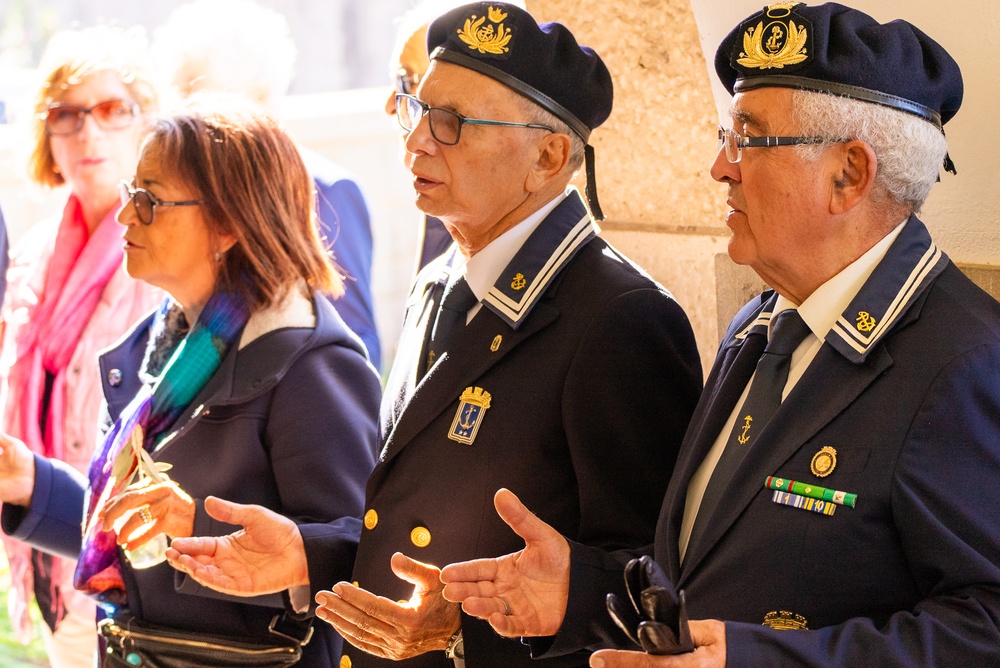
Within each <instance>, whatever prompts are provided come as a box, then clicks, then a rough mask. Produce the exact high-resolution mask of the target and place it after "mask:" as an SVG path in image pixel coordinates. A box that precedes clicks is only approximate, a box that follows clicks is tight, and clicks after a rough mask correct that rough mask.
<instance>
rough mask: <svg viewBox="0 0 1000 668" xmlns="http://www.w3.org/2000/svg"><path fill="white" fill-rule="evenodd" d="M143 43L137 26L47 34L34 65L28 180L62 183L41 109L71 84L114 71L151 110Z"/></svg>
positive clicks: (149, 78)
mask: <svg viewBox="0 0 1000 668" xmlns="http://www.w3.org/2000/svg"><path fill="white" fill-rule="evenodd" d="M148 45H149V44H148V41H147V40H146V33H145V31H144V30H143V29H142V28H141V27H138V26H136V27H133V28H128V29H123V28H116V27H111V26H95V27H92V28H84V29H82V30H68V31H64V32H60V33H56V34H55V35H53V36H52V38H51V39H50V40H49V43H48V45H47V46H46V48H45V53H44V54H43V55H42V59H41V63H40V64H39V66H38V70H39V72H42V73H43V76H44V77H45V78H44V80H43V82H42V85H41V87H40V88H39V90H38V93H37V94H36V95H35V105H34V112H35V113H34V115H33V117H32V119H31V134H32V140H33V142H34V145H33V148H32V151H31V157H30V158H29V160H28V176H29V177H31V179H32V180H33V181H35V182H36V183H38V184H40V185H43V186H46V187H49V188H55V187H57V186H61V185H62V184H64V183H65V182H66V180H65V178H63V176H62V174H60V173H58V172H57V171H56V165H55V159H54V158H53V157H52V148H51V146H50V144H49V135H48V133H47V132H46V131H45V112H46V111H47V110H48V107H49V105H50V104H53V103H56V102H59V101H60V100H61V99H62V96H63V94H64V93H65V92H66V90H67V89H68V88H70V87H71V86H76V85H79V84H81V83H83V82H84V81H85V80H87V79H88V78H90V77H92V76H94V75H95V74H99V73H101V72H114V73H115V74H116V75H117V76H118V79H119V81H121V82H122V85H124V86H125V88H126V90H128V94H129V96H130V97H131V98H132V101H133V102H135V103H136V104H138V105H139V109H141V110H142V112H143V113H149V112H152V111H156V109H157V104H158V97H157V93H156V85H155V83H154V79H153V75H152V68H151V67H150V64H149V62H148Z"/></svg>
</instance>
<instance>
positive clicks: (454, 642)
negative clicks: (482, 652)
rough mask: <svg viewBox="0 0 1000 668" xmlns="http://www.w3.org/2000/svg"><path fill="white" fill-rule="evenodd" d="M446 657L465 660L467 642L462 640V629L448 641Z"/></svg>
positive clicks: (445, 651)
mask: <svg viewBox="0 0 1000 668" xmlns="http://www.w3.org/2000/svg"><path fill="white" fill-rule="evenodd" d="M444 655H445V657H447V658H449V659H464V658H465V641H464V640H463V639H462V629H459V630H458V631H457V632H456V633H455V635H453V636H452V637H451V639H450V640H449V641H448V646H447V647H446V648H445V650H444Z"/></svg>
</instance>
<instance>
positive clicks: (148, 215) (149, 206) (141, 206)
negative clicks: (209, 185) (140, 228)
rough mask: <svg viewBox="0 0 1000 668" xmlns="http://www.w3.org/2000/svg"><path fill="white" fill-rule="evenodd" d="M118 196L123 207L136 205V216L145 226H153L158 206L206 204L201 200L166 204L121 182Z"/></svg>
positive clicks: (146, 191)
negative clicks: (131, 203)
mask: <svg viewBox="0 0 1000 668" xmlns="http://www.w3.org/2000/svg"><path fill="white" fill-rule="evenodd" d="M118 194H119V196H120V197H121V201H122V206H125V205H127V204H128V203H129V202H133V203H134V204H135V214H136V215H137V216H138V217H139V222H140V223H142V224H143V225H152V224H153V214H154V213H155V212H156V207H158V206H195V205H196V204H204V203H205V202H204V201H203V200H200V199H191V200H186V201H183V202H164V201H163V200H162V199H160V198H159V197H157V196H156V195H154V194H153V193H151V192H149V191H148V190H146V189H145V188H133V187H132V184H130V183H129V182H128V181H121V182H119V184H118Z"/></svg>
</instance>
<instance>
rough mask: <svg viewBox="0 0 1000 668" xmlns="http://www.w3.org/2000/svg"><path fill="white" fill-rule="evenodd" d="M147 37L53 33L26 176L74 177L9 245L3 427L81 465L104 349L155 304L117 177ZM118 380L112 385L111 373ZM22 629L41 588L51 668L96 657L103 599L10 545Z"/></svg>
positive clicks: (133, 118) (133, 153)
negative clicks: (56, 202)
mask: <svg viewBox="0 0 1000 668" xmlns="http://www.w3.org/2000/svg"><path fill="white" fill-rule="evenodd" d="M145 47H146V44H145V39H144V37H143V36H142V35H141V34H139V33H136V32H131V31H128V32H126V31H121V30H115V29H111V28H90V29H86V30H80V31H73V32H65V33H60V34H57V35H55V36H54V37H53V38H52V40H51V41H50V42H49V46H48V48H47V50H46V53H45V55H44V56H43V58H42V63H41V65H40V67H39V70H40V72H41V73H42V74H43V75H44V76H45V80H44V83H43V84H42V87H41V89H40V90H39V91H38V94H37V96H36V102H35V112H36V114H35V116H34V118H33V121H32V122H33V126H32V129H33V135H34V140H35V142H34V151H33V153H32V156H31V162H30V165H29V172H30V175H31V177H32V179H33V180H34V181H36V182H37V183H39V184H40V185H42V186H45V187H50V188H55V187H59V186H63V185H66V186H67V187H68V194H69V196H68V198H67V201H66V205H65V207H64V209H63V212H62V215H61V217H58V218H56V219H54V220H50V221H44V222H42V223H39V224H37V225H35V226H34V227H33V228H32V229H30V230H29V231H28V232H27V233H26V234H25V236H24V237H23V238H22V239H21V240H20V241H19V243H18V244H17V245H16V246H15V247H14V248H13V250H12V253H11V264H10V269H9V270H8V274H7V278H8V286H7V293H6V299H5V300H4V310H3V325H4V327H3V349H2V357H0V397H2V398H3V401H4V403H3V424H2V425H0V426H2V431H4V432H6V433H8V434H11V435H13V436H16V437H17V438H19V439H21V440H23V441H24V442H25V443H27V444H28V446H29V447H30V448H31V449H32V450H33V451H34V452H36V453H38V454H41V455H44V456H46V457H51V458H55V459H60V460H63V461H65V462H67V463H69V464H70V465H72V466H73V467H75V468H77V469H78V470H80V471H81V472H86V470H87V466H88V464H89V462H90V457H91V453H92V452H93V450H94V447H95V445H96V443H97V436H98V429H97V426H98V423H99V413H100V406H101V397H102V391H101V378H100V370H99V367H98V363H97V354H98V351H100V350H102V349H104V348H107V347H108V346H110V345H111V344H113V343H114V342H115V341H117V340H118V339H119V338H121V337H122V336H123V335H124V334H125V333H126V332H127V331H128V329H129V328H130V327H131V325H132V324H133V323H135V322H136V321H137V320H140V319H141V318H142V316H144V315H145V314H146V313H148V312H149V311H150V310H151V309H152V308H153V307H154V306H155V305H156V303H157V302H158V301H159V298H160V295H159V293H158V291H156V290H155V289H154V288H152V287H151V286H149V285H148V284H147V283H144V282H142V281H136V280H133V279H131V278H129V276H128V275H127V274H126V273H125V271H124V270H123V268H122V254H123V250H122V230H121V227H120V226H119V225H118V224H117V223H116V222H115V215H116V214H117V212H118V209H119V208H120V198H119V192H118V182H119V181H120V180H121V179H122V178H125V177H129V176H131V175H132V174H133V173H134V171H135V166H136V161H137V158H138V149H139V142H140V139H141V137H142V136H143V134H144V131H145V129H146V127H145V126H146V123H145V114H147V113H149V112H150V111H152V110H153V109H154V108H155V106H156V94H155V91H154V88H153V85H152V83H151V81H150V79H149V78H148V77H146V76H145V74H144V68H143V61H144V60H145ZM112 382H113V381H112ZM4 547H5V549H6V551H7V557H8V560H9V561H10V568H11V577H12V581H13V589H14V591H13V592H11V594H12V595H11V596H10V598H9V601H10V608H11V610H10V612H11V619H12V622H13V624H14V627H15V632H16V633H17V634H18V636H19V637H20V638H22V639H23V640H27V639H28V638H30V637H31V633H32V628H31V621H30V619H29V617H28V603H29V602H30V600H31V597H32V596H33V595H34V596H35V597H36V598H37V600H38V604H39V608H40V609H41V612H42V617H43V619H44V621H45V628H44V629H43V630H42V636H43V638H44V640H45V644H46V649H47V650H48V653H49V659H50V662H51V664H52V665H53V666H55V667H57V668H61V667H63V666H88V667H90V666H93V665H94V634H95V610H94V603H93V602H92V601H91V600H90V599H88V598H87V597H86V596H84V595H83V594H82V593H80V592H78V591H76V590H74V588H73V571H74V564H73V562H69V561H67V560H64V559H60V558H57V557H52V556H49V555H47V554H43V553H42V552H39V551H37V550H32V549H31V548H29V547H28V546H26V545H24V544H23V543H19V542H17V541H14V540H12V539H5V540H4Z"/></svg>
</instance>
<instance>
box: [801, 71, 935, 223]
mask: <svg viewBox="0 0 1000 668" xmlns="http://www.w3.org/2000/svg"><path fill="white" fill-rule="evenodd" d="M792 115H793V118H794V120H795V122H796V123H797V124H798V127H799V132H800V134H801V135H802V136H805V137H822V138H824V139H829V140H830V141H831V142H834V141H850V140H854V139H860V140H861V141H863V142H865V143H866V144H868V145H869V146H871V147H872V150H873V151H874V152H875V157H876V158H878V172H877V173H876V175H875V188H874V197H875V199H876V200H877V201H878V200H881V201H883V202H884V201H885V200H889V201H890V202H892V203H895V204H903V205H905V206H907V207H908V208H909V209H910V210H911V211H912V212H914V213H916V212H918V211H920V207H921V206H922V205H923V203H924V200H925V199H927V195H928V193H930V190H931V186H933V185H934V183H935V182H936V181H937V179H938V176H939V174H940V171H941V166H942V164H943V162H944V156H945V154H946V153H947V152H948V142H947V141H946V140H945V138H944V134H943V133H942V132H941V130H940V129H938V128H937V127H935V126H934V125H932V124H931V123H928V122H927V121H925V120H923V119H922V118H919V117H917V116H914V115H913V114H909V113H906V112H904V111H899V110H897V109H891V108H889V107H885V106H882V105H878V104H872V103H870V102H861V101H859V100H853V99H851V98H847V97H840V96H836V95H830V94H827V93H817V92H813V91H805V90H796V91H793V93H792ZM823 147H824V145H822V144H812V145H810V144H806V145H802V146H799V147H797V148H798V149H799V150H800V151H801V152H802V153H803V154H805V155H806V156H808V157H810V158H812V159H815V158H817V157H819V153H820V152H821V151H822V150H823Z"/></svg>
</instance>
